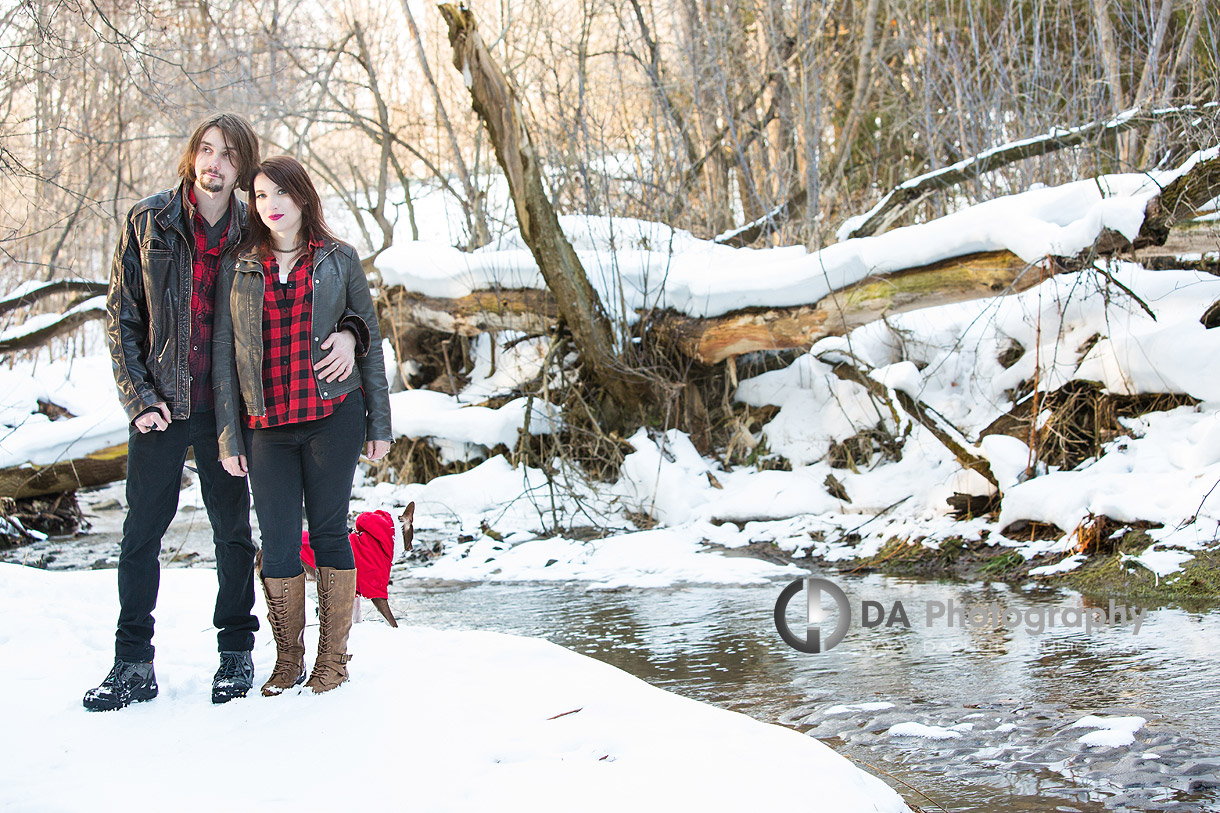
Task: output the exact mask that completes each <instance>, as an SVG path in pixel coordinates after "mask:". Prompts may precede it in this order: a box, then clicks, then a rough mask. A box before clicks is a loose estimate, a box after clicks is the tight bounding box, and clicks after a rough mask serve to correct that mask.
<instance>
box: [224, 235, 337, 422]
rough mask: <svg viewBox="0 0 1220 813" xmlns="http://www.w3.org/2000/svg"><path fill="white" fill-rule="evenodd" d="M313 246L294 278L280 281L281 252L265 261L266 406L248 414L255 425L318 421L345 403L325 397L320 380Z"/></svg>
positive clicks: (315, 245)
mask: <svg viewBox="0 0 1220 813" xmlns="http://www.w3.org/2000/svg"><path fill="white" fill-rule="evenodd" d="M320 247H321V243H315V242H311V243H310V244H309V249H308V250H307V251H306V252H305V253H304V254H303V255H302V256H301V258H300V259H298V260H297V261H296V262H295V263H294V264H293V266H292V271H290V272H289V273H288V282H287V283H285V284H280V266H279V263H277V262H276V261H275V256H274V255H272V256H268V257H266V258H264V259H263V279H264V280H265V293H264V294H263V404H264V406H265V407H266V409H267V411H266V413H265V414H263V415H262V416H256V415H250V416H248V417H247V422H248V425H249V427H250V428H251V429H267V428H269V427H272V426H284V425H286V424H290V423H302V422H304V421H316V420H318V419H319V418H325V417H326V416H328V415H330V414H331V413H332V412H334V411H335V407H337V406H339V404H340V403H341V402H342V401H343V396H342V395H340V396H339V397H338V398H323V397H322V396H321V395H319V394H318V382H317V379H316V378H314V372H313V357H312V355H311V354H310V350H309V347H310V343H311V342H312V341H313V339H312V333H313V330H312V328H313V324H312V323H313V255H314V252H315V251H317V250H318V248H320Z"/></svg>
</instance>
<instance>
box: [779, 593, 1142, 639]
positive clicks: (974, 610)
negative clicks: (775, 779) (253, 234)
mask: <svg viewBox="0 0 1220 813" xmlns="http://www.w3.org/2000/svg"><path fill="white" fill-rule="evenodd" d="M801 592H804V594H805V601H804V604H805V615H806V624H805V630H804V632H805V635H804V637H803V638H802V637H801V636H800V635H799V634H797V632H795V631H794V630H793V629H792V626H791V625H790V624H789V623H788V605H789V603H790V602H791V601H792V599H793V598H795V597H796V595H797V594H798V593H801ZM824 596H825V597H826V598H828V599H830V600H831V601H832V602H833V604H834V610H835V613H836V614H837V619H835V621H834V625H833V627H831V626H830V615H831V612H830V610H829V609H828V608H826V607H823V606H822V598H823V597H824ZM914 609H915V608H912V609H911V610H908V608H907V606H906V605H905V604H903V602H902V601H894V602H891V603H890V605H889V606H888V607H887V606H886V605H885V604H883V603H882V602H880V601H872V600H863V601H861V602H860V603H859V624H860V626H861V627H864V628H866V629H871V628H873V627H880V626H883V625H884V626H886V627H904V628H906V629H911V628H912V627H913V626H915V625H916V624H918V623H920V622H922V624H923V626H924V627H925V628H932V627H949V628H953V627H957V628H961V629H985V628H999V627H1004V628H1008V629H1013V630H1015V629H1019V628H1024V629H1025V631H1026V632H1027V633H1029V634H1031V635H1039V634H1041V633H1043V632H1045V631H1047V630H1048V629H1053V628H1068V629H1083V630H1084V631H1085V632H1086V633H1093V632H1094V631H1096V630H1100V629H1104V628H1110V627H1116V626H1128V625H1129V626H1130V627H1131V634H1132V635H1138V634H1139V631H1140V627H1141V626H1143V623H1144V616H1145V615H1146V614H1147V610H1146V609H1145V608H1141V607H1128V606H1126V605H1120V604H1116V603H1115V601H1114V600H1113V599H1111V600H1110V603H1109V606H1108V607H1044V606H1034V607H1027V608H1025V609H1020V608H1016V607H1007V606H1005V605H1003V604H1001V603H999V602H994V601H993V602H990V603H987V604H983V603H973V604H965V605H959V604H957V603H955V602H954V601H953V599H949V600H948V601H935V600H933V601H925V602H923V607H922V612H915V611H914ZM852 616H853V614H852V604H851V601H849V600H848V597H847V594H846V593H844V592H843V589H842V588H841V587H839V586H838V585H837V584H835V583H834V582H832V581H830V580H829V579H823V578H818V577H816V576H807V577H805V578H803V579H797V580H796V581H794V582H792V583H791V584H789V585H788V586H787V587H785V588H784V589H783V591H782V592H781V593H780V595H779V598H778V599H777V600H776V602H775V628H776V630H777V631H778V632H779V634H780V637H781V638H783V639H784V642H785V643H786V644H788V645H789V646H791V647H792V648H793V649H796V650H799V651H801V652H809V653H818V652H825V651H826V650H828V649H831V648H833V647H834V646H835V645H836V644H838V643H839V641H841V640H843V637H844V636H845V635H846V634H847V631H848V628H849V627H850V626H851V622H852ZM824 628H825V630H824Z"/></svg>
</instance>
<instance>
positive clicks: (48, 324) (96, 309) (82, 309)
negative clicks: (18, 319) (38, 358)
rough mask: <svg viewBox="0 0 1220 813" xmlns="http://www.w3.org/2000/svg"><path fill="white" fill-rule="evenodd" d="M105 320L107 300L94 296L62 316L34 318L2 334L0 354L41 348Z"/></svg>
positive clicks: (47, 315) (44, 315)
mask: <svg viewBox="0 0 1220 813" xmlns="http://www.w3.org/2000/svg"><path fill="white" fill-rule="evenodd" d="M10 299H12V297H10ZM6 301H7V300H6ZM105 316H106V298H105V297H104V296H95V297H93V298H91V299H87V300H85V301H84V302H81V303H80V304H78V305H76V306H74V307H72V308H70V309H68V311H67V312H65V313H62V314H41V315H39V316H35V317H32V318H30V319H29V320H27V321H26V322H24V323H23V324H21V325H18V326H16V327H14V328H11V329H9V330H5V331H3V332H0V353H12V352H14V351H17V350H31V349H33V348H35V347H41V346H42V345H44V344H46V343H47V342H49V341H50V340H51V339H54V338H55V337H56V336H62V335H63V334H65V333H71V332H72V331H73V330H76V329H77V328H78V327H80V326H81V325H83V324H85V323H86V322H90V321H92V320H94V319H101V318H104V317H105Z"/></svg>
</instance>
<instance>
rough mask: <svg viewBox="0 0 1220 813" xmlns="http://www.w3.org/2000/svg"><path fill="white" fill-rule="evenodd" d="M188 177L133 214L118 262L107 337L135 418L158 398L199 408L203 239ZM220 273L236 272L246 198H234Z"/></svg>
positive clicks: (178, 410) (177, 409) (175, 413)
mask: <svg viewBox="0 0 1220 813" xmlns="http://www.w3.org/2000/svg"><path fill="white" fill-rule="evenodd" d="M184 188H185V187H184V183H180V184H178V186H177V187H175V188H173V189H166V190H165V191H164V192H158V193H157V194H155V195H150V196H149V197H147V198H145V199H144V200H142V201H140V202H139V203H137V204H136V205H135V206H133V207H132V208H131V211H130V212H128V214H127V220H126V222H125V224H124V229H123V235H122V236H121V237H120V238H119V245H118V247H117V248H116V249H115V251H114V261H113V262H112V263H111V266H110V289H109V291H108V292H107V294H106V316H107V321H106V339H107V341H108V342H109V344H110V361H111V363H112V365H113V367H114V380H115V383H116V384H118V387H119V399H120V400H121V401H122V402H123V409H124V410H126V412H127V420H129V421H134V420H135V419H136V418H137V417H138V416H139V415H140V413H142V412H145V411H146V410H148V408H149V407H151V406H152V405H153V404H155V403H157V402H158V401H164V402H165V404H166V406H168V407H169V414H170V417H171V418H173V419H174V420H183V419H185V418H188V417H190V414H191V373H190V368H189V367H188V365H187V354H188V352H189V351H190V349H191V348H190V344H191V285H192V273H193V269H194V259H193V258H194V251H195V242H194V238H193V237H192V236H191V232H190V230H189V229H188V228H187V226H186V225H185V224H186V223H188V222H189V216H188V215H187V213H186V211H185V210H184V207H183V190H184ZM229 205H230V206H231V207H232V208H233V218H232V221H231V223H232V225H230V227H229V233H228V236H227V238H226V242H225V250H224V253H223V254H222V255H221V257H220V272H219V273H220V276H221V277H223V276H224V275H225V274H226V273H228V274H230V275H231V274H232V271H233V265H234V262H235V261H236V260H235V256H236V255H235V252H234V249H235V248H236V246H237V244H238V243H240V242H241V237H242V230H243V228H244V227H245V225H246V204H244V203H242V202H241V201H239V200H237V198H236V197H234V198H233V199H232V200H231V201H230V204H229Z"/></svg>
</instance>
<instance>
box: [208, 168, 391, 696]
mask: <svg viewBox="0 0 1220 813" xmlns="http://www.w3.org/2000/svg"><path fill="white" fill-rule="evenodd" d="M253 197H254V201H253V203H254V205H253V206H252V207H251V210H252V211H251V217H250V230H249V234H248V236H247V238H246V240H245V241H244V242H243V244H242V251H241V253H240V255H239V256H238V261H237V267H236V269H235V270H234V271H233V272H231V274H230V275H229V276H228V277H227V278H222V279H221V280H220V285H219V287H218V289H217V296H216V300H217V301H216V330H215V338H214V355H215V369H214V371H213V376H214V382H213V383H214V386H215V391H216V423H217V427H218V432H219V436H220V457H221V465H223V466H224V468H225V470H226V471H227V472H228V473H229V474H231V475H233V476H234V477H243V476H245V475H246V474H247V473H248V474H249V476H250V491H251V493H252V494H253V496H254V510H255V512H256V513H257V515H258V523H259V527H260V529H261V531H262V537H263V551H262V576H261V578H262V582H263V592H264V595H265V596H266V599H267V618H268V621H269V622H270V624H271V632H272V634H273V635H274V637H275V645H276V661H275V669H274V670H273V671H272V673H271V677H270V678H269V679H268V680H267V683H266V684H265V685H264V686H263V688H262V692H263V694H264V695H266V696H274V695H277V694H280V693H281V692H283V691H285V690H287V689H290V688H292V687H293V686H296V685H298V684H300V683H301V681H302V680H304V679H305V638H304V629H305V574H304V571H303V569H302V567H301V559H300V549H301V502H302V499H303V500H304V503H305V515H306V517H307V518H308V520H309V544H310V546H311V547H312V548H313V551H314V555H315V558H316V562H317V565H318V613H319V621H320V626H321V631H320V633H319V638H318V656H317V660H316V661H315V662H314V667H313V671H312V672H311V673H310V676H309V680H308V681H307V682H306V684H305V685H306V687H307V688H309V689H311V690H313V691H314V692H315V693H320V692H325V691H330V690H331V689H334V688H336V687H337V686H339V684H341V683H343V682H344V681H345V680H347V677H348V673H347V661H348V660H349V657H350V656H349V655H348V654H347V637H348V632H349V631H350V630H351V625H352V602H353V600H354V598H355V591H356V570H355V560H354V559H353V557H352V549H351V544H350V542H349V541H348V536H347V512H348V502H349V501H350V499H351V493H352V477H353V475H354V473H355V469H356V461H357V459H358V458H359V456H360V451H361V447H362V446H363V447H364V451H365V454H366V455H367V456H368V457H369V459H371V460H377V459H379V458H381V457H383V456H385V454H386V452H388V451H389V448H390V402H389V389H388V387H387V385H386V377H385V369H384V363H383V361H382V355H381V335H380V332H379V331H378V329H377V316H376V314H375V313H374V311H373V301H372V297H371V296H370V294H369V286H368V281H367V280H366V279H365V277H364V271H363V270H362V269H361V266H360V261H359V259H358V257H357V256H356V252H355V250H354V249H353V248H352V247H351V246H349V245H346V244H344V243H340V242H338V241H337V240H336V239H335V237H334V235H333V234H331V232H330V230H329V229H328V228H327V226H326V223H325V221H324V220H323V217H322V207H321V202H320V201H319V199H318V193H317V190H316V189H314V185H313V182H312V181H311V180H310V178H309V173H308V172H306V170H305V168H304V167H303V166H301V164H300V162H298V161H297V160H296V159H295V158H291V157H289V156H286V155H280V156H276V157H274V158H268V159H267V160H266V161H264V162H263V163H262V164H260V165H259V167H258V171H257V173H256V175H255V177H254V185H253ZM332 333H338V335H339V336H340V337H343V339H342V340H343V341H351V339H352V338H353V337H354V339H355V345H356V356H357V357H356V363H355V365H354V367H355V369H350V366H351V365H350V362H348V361H347V359H349V358H350V356H345V355H344V354H342V353H337V351H332V352H331V354H329V355H328V354H327V349H328V348H327V345H331V344H334V341H332V340H333V339H334V338H335V337H331V338H327V340H326V341H323V338H324V337H330V334H332ZM336 359H338V360H337V361H336ZM239 399H240V400H239Z"/></svg>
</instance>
